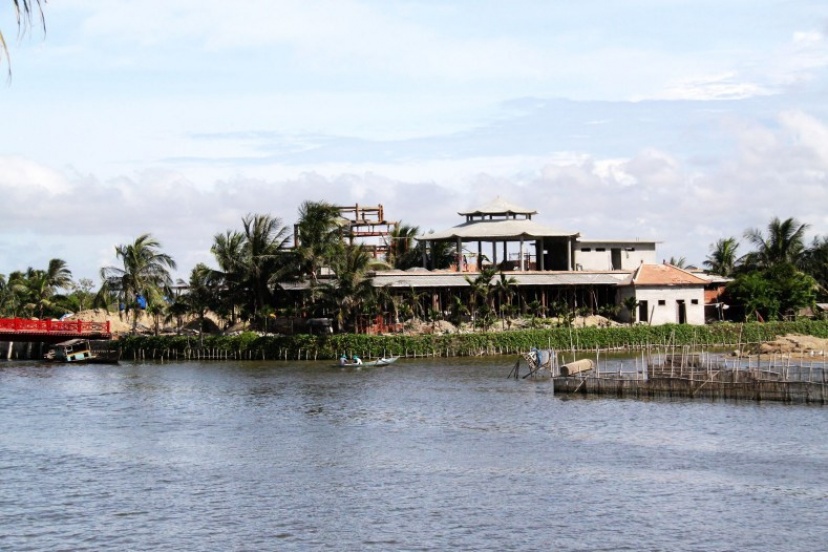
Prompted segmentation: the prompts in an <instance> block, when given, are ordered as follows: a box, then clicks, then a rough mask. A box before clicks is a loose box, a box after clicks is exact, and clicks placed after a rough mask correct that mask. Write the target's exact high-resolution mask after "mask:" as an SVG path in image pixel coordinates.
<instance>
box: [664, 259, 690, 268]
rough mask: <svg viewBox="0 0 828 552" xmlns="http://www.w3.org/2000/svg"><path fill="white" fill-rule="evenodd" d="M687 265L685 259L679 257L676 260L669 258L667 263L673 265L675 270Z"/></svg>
mask: <svg viewBox="0 0 828 552" xmlns="http://www.w3.org/2000/svg"><path fill="white" fill-rule="evenodd" d="M686 263H687V259H685V258H684V257H679V258H678V259H677V258H675V257H670V260H669V261H667V264H669V265H673V266H674V267H676V268H684V265H685V264H686Z"/></svg>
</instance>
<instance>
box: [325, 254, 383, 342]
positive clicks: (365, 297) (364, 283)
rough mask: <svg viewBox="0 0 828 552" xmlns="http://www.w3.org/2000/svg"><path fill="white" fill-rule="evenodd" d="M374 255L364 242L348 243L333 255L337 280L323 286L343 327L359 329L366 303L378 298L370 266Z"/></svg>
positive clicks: (330, 304)
mask: <svg viewBox="0 0 828 552" xmlns="http://www.w3.org/2000/svg"><path fill="white" fill-rule="evenodd" d="M370 260H371V256H370V255H369V254H368V252H367V251H366V250H365V247H364V246H362V245H348V246H346V247H345V248H344V250H343V254H342V255H340V256H339V257H337V258H335V259H333V261H332V265H331V269H332V270H333V271H334V273H335V274H336V280H335V281H334V282H330V283H328V284H326V285H325V286H324V287H323V288H322V289H323V299H324V302H325V303H326V304H327V305H328V306H329V307H330V308H331V309H332V310H333V311H334V312H336V320H337V325H338V326H339V328H340V329H344V328H347V329H351V330H355V329H356V327H357V317H358V315H359V314H360V312H361V309H362V307H364V306H365V305H366V304H368V303H370V302H371V301H372V299H373V298H374V295H375V294H374V287H373V285H372V283H371V278H370V277H369V276H368V273H367V271H366V267H367V266H368V263H369V261H370Z"/></svg>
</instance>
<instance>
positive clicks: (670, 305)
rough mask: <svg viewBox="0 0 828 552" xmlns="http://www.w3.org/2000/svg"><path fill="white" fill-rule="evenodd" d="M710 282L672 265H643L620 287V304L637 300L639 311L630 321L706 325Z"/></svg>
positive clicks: (656, 324)
mask: <svg viewBox="0 0 828 552" xmlns="http://www.w3.org/2000/svg"><path fill="white" fill-rule="evenodd" d="M707 284H708V281H707V280H705V279H703V278H699V277H698V276H696V275H695V274H691V273H690V272H687V271H686V270H682V269H680V268H678V267H675V266H672V265H669V264H660V265H659V264H642V265H641V266H639V267H638V268H637V269H636V270H635V271H634V272H633V273H632V275H631V276H630V277H629V278H628V279H627V280H626V281H624V282H622V283H620V284H618V303H619V304H621V305H623V304H624V302H625V300H626V299H627V298H629V297H635V299H636V301H637V309H636V310H637V312H634V313H630V312H629V311H627V312H626V316H627V318H628V320H630V321H632V322H641V323H647V324H650V325H652V326H659V325H661V324H693V325H699V326H700V325H703V324H704V288H705V285H707Z"/></svg>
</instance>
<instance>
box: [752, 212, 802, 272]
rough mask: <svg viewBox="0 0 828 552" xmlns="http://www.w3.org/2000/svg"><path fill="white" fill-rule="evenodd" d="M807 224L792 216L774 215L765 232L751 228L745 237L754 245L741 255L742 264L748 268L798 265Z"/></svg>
mask: <svg viewBox="0 0 828 552" xmlns="http://www.w3.org/2000/svg"><path fill="white" fill-rule="evenodd" d="M807 229H808V225H807V224H800V223H799V222H798V221H797V220H796V219H794V218H788V219H785V220H779V218H778V217H774V218H773V220H771V221H770V223H769V224H768V228H767V234H763V233H762V232H761V231H760V230H758V229H756V228H753V229H750V230H747V231H746V232H745V238H746V239H747V240H748V241H749V242H750V243H752V244H753V245H754V247H756V250H755V251H752V252H750V253H748V254H747V255H745V256H744V257H743V264H744V265H745V266H746V267H747V268H749V269H756V268H771V267H774V266H777V265H780V264H790V265H793V266H798V265H799V264H800V261H801V260H802V257H803V255H804V253H805V241H804V239H805V231H806V230H807Z"/></svg>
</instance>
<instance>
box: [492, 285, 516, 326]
mask: <svg viewBox="0 0 828 552" xmlns="http://www.w3.org/2000/svg"><path fill="white" fill-rule="evenodd" d="M516 286H517V280H516V279H515V277H514V276H506V274H504V273H503V272H501V273H500V277H499V278H498V279H497V280H495V283H494V288H495V291H496V292H497V297H498V301H499V302H500V312H501V314H502V315H503V324H504V326H505V324H506V318H507V317H510V316H511V313H512V297H514V295H515V287H516ZM509 323H510V324H511V321H510V322H509Z"/></svg>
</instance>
